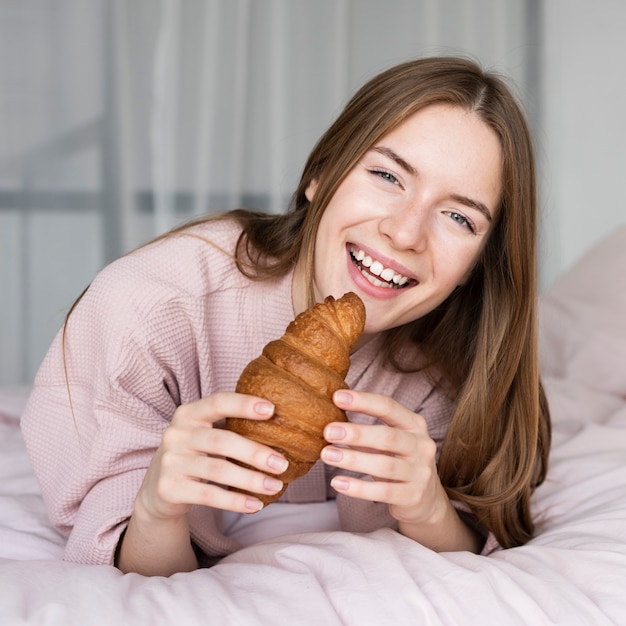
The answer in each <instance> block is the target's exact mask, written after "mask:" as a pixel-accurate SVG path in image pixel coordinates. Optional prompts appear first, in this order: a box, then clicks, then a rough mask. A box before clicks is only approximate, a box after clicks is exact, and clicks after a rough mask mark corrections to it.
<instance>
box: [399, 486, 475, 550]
mask: <svg viewBox="0 0 626 626" xmlns="http://www.w3.org/2000/svg"><path fill="white" fill-rule="evenodd" d="M398 530H399V531H400V533H402V534H403V535H405V536H406V537H409V538H410V539H413V540H414V541H417V542H419V543H420V544H422V545H423V546H426V547H427V548H430V549H431V550H434V551H435V552H460V551H469V552H473V553H475V554H478V553H479V552H480V551H481V549H482V546H483V543H484V538H483V537H482V536H481V535H480V534H479V533H478V532H476V530H474V529H473V528H470V527H469V526H468V525H467V524H466V523H465V522H464V521H463V519H462V518H461V517H460V516H459V514H458V513H457V511H456V509H455V508H454V507H453V506H452V503H451V502H450V501H449V500H447V498H446V502H445V504H444V505H443V506H442V511H441V514H439V515H437V516H435V517H433V518H432V519H431V520H429V521H428V522H424V523H405V522H399V527H398Z"/></svg>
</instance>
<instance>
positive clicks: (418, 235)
mask: <svg viewBox="0 0 626 626" xmlns="http://www.w3.org/2000/svg"><path fill="white" fill-rule="evenodd" d="M428 220H429V217H428V211H427V210H426V208H425V207H424V206H423V205H421V204H418V203H411V204H406V205H405V206H404V207H393V210H390V211H389V212H388V214H387V215H386V216H385V217H383V218H382V219H381V220H380V222H379V227H378V228H379V231H380V234H381V235H382V236H383V237H385V238H387V239H388V240H389V241H390V243H391V245H392V246H393V247H394V248H396V249H397V250H413V251H415V252H421V251H423V250H424V249H425V248H426V246H427V243H428V231H429V224H428Z"/></svg>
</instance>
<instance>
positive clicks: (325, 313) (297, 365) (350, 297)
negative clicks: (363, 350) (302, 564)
mask: <svg viewBox="0 0 626 626" xmlns="http://www.w3.org/2000/svg"><path fill="white" fill-rule="evenodd" d="M364 325H365V306H364V305H363V302H362V301H361V299H360V298H359V297H358V296H357V295H356V294H355V293H352V292H349V293H347V294H345V295H344V296H343V297H341V298H339V299H338V300H335V298H333V297H332V296H328V297H327V298H326V299H325V300H324V302H323V303H319V304H316V305H314V306H313V307H311V308H310V309H307V310H306V311H304V312H302V313H300V315H298V316H297V317H296V318H295V319H294V320H293V321H292V322H291V323H290V324H289V325H288V326H287V329H286V330H285V334H284V335H283V336H282V337H281V338H280V339H277V340H275V341H271V342H270V343H268V344H267V345H266V346H265V347H264V348H263V352H262V354H261V355H260V356H259V357H257V358H256V359H254V360H252V361H251V362H250V363H249V364H248V365H247V366H246V368H245V369H244V370H243V372H242V374H241V376H240V378H239V381H238V383H237V387H236V390H237V391H238V392H239V393H246V394H252V395H256V396H260V397H262V398H265V399H266V400H269V401H270V402H272V403H273V404H274V406H275V410H274V415H273V416H272V417H271V418H270V419H269V420H263V421H256V420H250V419H240V418H227V419H226V428H227V429H229V430H232V431H234V432H236V433H239V434H240V435H243V436H244V437H247V438H248V439H252V440H254V441H258V442H260V443H263V444H266V445H268V446H270V447H272V448H274V449H275V450H277V451H279V452H280V453H282V454H283V455H284V456H285V458H286V459H287V460H288V461H289V467H288V468H287V470H286V471H285V472H283V473H282V474H280V475H279V476H278V478H279V479H280V480H282V481H283V489H282V490H281V491H280V492H279V493H277V494H274V495H271V496H267V495H264V494H254V495H255V496H256V497H258V498H259V499H260V500H261V501H262V502H263V503H264V504H270V503H271V502H274V501H275V500H277V499H278V498H279V497H280V496H281V495H282V494H283V492H284V491H285V489H286V488H287V485H288V484H289V483H290V482H291V481H293V480H295V479H296V478H300V477H301V476H304V475H305V474H306V473H307V472H308V471H309V470H310V469H311V468H312V467H313V465H314V464H315V462H316V461H317V460H318V459H319V457H320V453H321V451H322V448H323V447H324V446H325V445H326V442H325V440H324V437H323V431H324V427H325V426H326V425H327V424H329V423H330V422H335V421H346V415H345V413H344V411H342V410H341V409H339V408H338V407H336V406H335V405H334V404H333V402H332V395H333V393H334V392H335V391H336V390H337V389H346V388H347V385H346V382H345V380H344V379H345V377H346V375H347V373H348V368H349V367H350V351H351V350H352V348H353V347H354V345H355V344H356V342H357V340H358V338H359V336H360V335H361V333H362V332H363V327H364Z"/></svg>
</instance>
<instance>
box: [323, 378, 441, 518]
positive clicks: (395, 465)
mask: <svg viewBox="0 0 626 626" xmlns="http://www.w3.org/2000/svg"><path fill="white" fill-rule="evenodd" d="M334 401H335V404H336V405H337V406H338V407H339V408H341V409H344V410H349V411H356V412H359V413H364V414H366V415H371V416H373V417H376V418H379V419H380V420H381V421H382V422H383V424H374V425H364V424H355V423H351V422H333V423H332V424H329V425H328V426H327V427H326V429H325V431H324V437H325V439H326V440H327V441H328V442H329V443H330V444H331V445H329V446H326V447H325V448H324V450H323V451H322V459H323V460H324V462H325V463H327V464H328V465H332V466H334V467H339V468H342V469H345V470H350V471H353V472H358V473H362V474H368V475H370V476H372V477H373V478H374V481H368V480H363V479H359V478H355V477H351V476H341V475H340V476H336V477H335V478H334V479H333V481H332V483H331V485H332V486H333V488H334V489H336V490H337V491H338V492H339V493H345V494H346V495H349V496H351V497H353V498H360V499H363V500H371V501H374V502H385V503H387V504H388V505H389V513H390V514H391V515H392V516H393V517H394V518H395V519H397V520H398V521H399V522H400V523H404V524H411V525H413V524H429V523H436V521H437V520H438V519H440V518H442V517H443V515H444V512H445V511H446V509H447V507H448V506H450V504H449V500H448V497H447V495H446V493H445V490H444V489H443V486H442V485H441V482H440V480H439V476H438V474H437V466H436V453H437V446H436V444H435V442H434V441H433V440H432V439H431V438H430V437H429V435H428V429H427V426H426V421H425V420H424V418H423V417H422V416H421V415H419V414H417V413H414V412H413V411H410V410H409V409H407V408H406V407H405V406H403V405H401V404H400V403H398V402H396V401H395V400H393V399H392V398H389V397H388V396H383V395H379V394H373V393H366V392H360V391H348V390H341V391H338V392H337V393H336V394H335V396H334ZM332 444H337V445H332Z"/></svg>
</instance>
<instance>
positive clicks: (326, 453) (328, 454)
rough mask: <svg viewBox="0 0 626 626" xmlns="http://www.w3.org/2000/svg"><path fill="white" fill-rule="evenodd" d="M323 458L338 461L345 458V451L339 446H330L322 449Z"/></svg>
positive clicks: (333, 461)
mask: <svg viewBox="0 0 626 626" xmlns="http://www.w3.org/2000/svg"><path fill="white" fill-rule="evenodd" d="M322 458H323V459H324V460H325V461H330V462H332V463H336V462H338V461H341V459H343V452H342V451H341V450H339V449H338V448H330V447H328V448H324V449H323V450H322Z"/></svg>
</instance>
